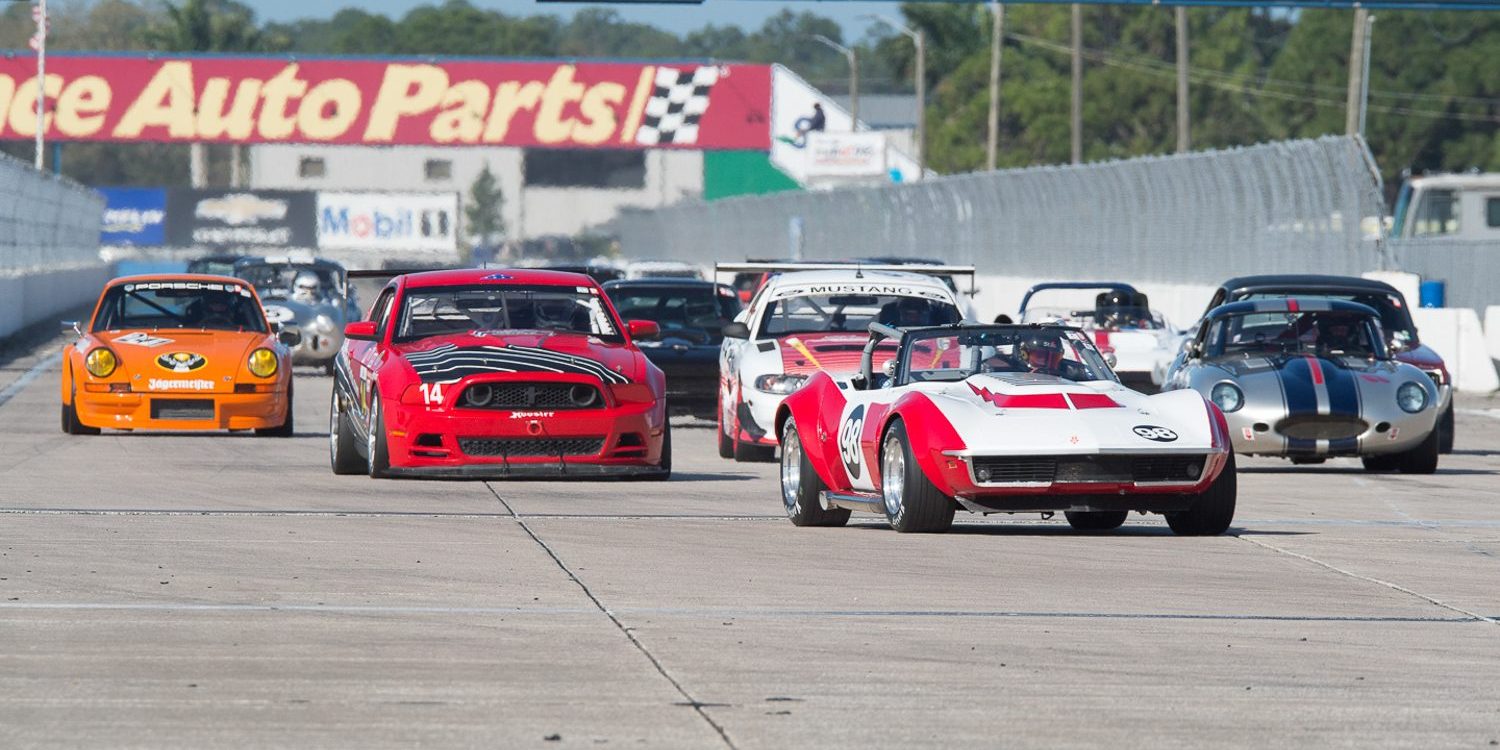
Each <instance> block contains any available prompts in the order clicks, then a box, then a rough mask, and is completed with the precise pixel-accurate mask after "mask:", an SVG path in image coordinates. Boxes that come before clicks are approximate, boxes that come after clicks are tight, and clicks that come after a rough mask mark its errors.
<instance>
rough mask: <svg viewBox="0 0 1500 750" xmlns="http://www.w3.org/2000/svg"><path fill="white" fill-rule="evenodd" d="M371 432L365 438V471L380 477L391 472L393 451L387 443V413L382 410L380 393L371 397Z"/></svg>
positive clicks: (372, 475) (377, 477)
mask: <svg viewBox="0 0 1500 750" xmlns="http://www.w3.org/2000/svg"><path fill="white" fill-rule="evenodd" d="M370 411H371V412H372V414H371V415H370V417H371V418H370V432H369V434H368V436H367V437H366V438H365V472H366V473H367V474H369V475H370V476H371V477H373V478H376V479H379V478H381V477H384V476H386V475H388V474H390V471H391V452H390V447H389V446H388V445H387V444H386V435H385V414H384V413H382V412H381V410H380V394H379V393H375V394H373V395H372V397H371V399H370Z"/></svg>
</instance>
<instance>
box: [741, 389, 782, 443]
mask: <svg viewBox="0 0 1500 750" xmlns="http://www.w3.org/2000/svg"><path fill="white" fill-rule="evenodd" d="M740 392H741V394H742V396H741V398H742V400H741V401H740V405H739V412H738V415H737V416H738V417H739V419H738V421H739V425H740V434H739V435H738V437H739V440H740V442H742V443H749V444H752V445H768V446H772V447H774V446H776V445H779V444H780V440H779V439H778V438H777V436H776V433H775V425H776V410H777V409H780V408H781V402H782V401H784V400H786V396H781V395H777V394H774V393H763V392H761V391H757V390H755V389H753V388H742V389H741V391H740Z"/></svg>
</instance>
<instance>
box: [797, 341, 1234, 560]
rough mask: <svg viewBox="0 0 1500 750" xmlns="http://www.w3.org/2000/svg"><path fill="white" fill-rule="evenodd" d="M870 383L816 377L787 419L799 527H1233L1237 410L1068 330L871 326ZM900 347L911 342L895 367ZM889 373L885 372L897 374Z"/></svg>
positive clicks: (1199, 531)
mask: <svg viewBox="0 0 1500 750" xmlns="http://www.w3.org/2000/svg"><path fill="white" fill-rule="evenodd" d="M870 333H871V336H870V339H869V343H868V344H867V345H866V346H865V348H864V352H863V357H862V368H861V373H860V374H859V375H857V376H855V377H853V378H848V379H835V378H833V377H830V376H829V375H828V374H826V373H817V374H815V375H813V376H812V379H811V380H809V381H808V383H807V385H806V387H804V388H802V389H801V390H799V391H798V392H797V393H795V394H793V395H792V396H790V397H789V398H787V399H786V401H785V403H783V404H782V405H781V406H780V407H779V408H778V410H777V412H776V417H775V421H774V422H773V423H772V424H773V426H774V427H775V429H777V430H778V431H779V434H780V435H781V492H782V501H783V503H784V505H785V508H786V513H787V516H788V517H789V518H790V519H791V521H792V523H794V524H796V525H798V526H840V525H843V524H844V523H845V522H846V521H847V520H848V519H849V512H850V511H851V510H858V511H866V512H871V513H881V514H884V515H885V517H886V519H887V520H888V521H889V522H890V524H891V526H892V527H893V528H895V529H896V530H897V531H944V530H946V529H947V528H948V527H949V526H950V525H951V524H952V523H953V514H954V511H955V510H957V509H958V508H960V507H962V508H963V509H965V510H968V511H972V512H975V513H1018V512H1040V513H1043V514H1046V515H1050V514H1052V513H1054V512H1056V511H1063V512H1064V513H1065V514H1066V516H1067V519H1068V522H1069V523H1070V524H1072V525H1073V527H1074V528H1076V529H1079V530H1083V531H1104V530H1109V529H1113V528H1115V527H1118V526H1119V525H1120V524H1122V523H1124V522H1125V518H1126V516H1127V515H1128V514H1129V512H1130V511H1140V512H1142V513H1161V514H1163V515H1165V516H1166V519H1167V524H1168V525H1169V526H1170V527H1171V528H1172V530H1173V531H1174V532H1176V533H1178V534H1190V535H1211V534H1221V533H1223V532H1224V531H1226V530H1227V529H1228V528H1229V525H1230V523H1231V522H1232V521H1233V519H1234V506H1235V496H1236V484H1235V469H1234V454H1233V453H1232V452H1231V444H1230V436H1229V431H1228V428H1227V427H1226V423H1225V419H1224V414H1223V413H1222V412H1221V411H1219V409H1218V407H1216V406H1214V405H1213V404H1211V403H1209V402H1208V401H1206V400H1205V399H1204V398H1203V397H1202V396H1201V395H1198V394H1197V393H1187V392H1184V391H1171V392H1168V393H1161V394H1157V395H1154V396H1145V395H1142V394H1140V393H1137V392H1135V391H1132V390H1129V389H1127V388H1125V387H1124V386H1122V385H1120V383H1119V381H1118V380H1116V379H1115V376H1114V373H1112V372H1111V371H1110V369H1109V366H1108V365H1107V364H1105V361H1104V357H1103V356H1102V355H1100V354H1099V352H1098V350H1097V349H1095V348H1094V346H1093V344H1092V342H1091V341H1090V340H1089V337H1088V336H1087V335H1086V334H1085V333H1084V332H1082V331H1079V330H1078V329H1076V328H1068V327H1063V326H1017V325H985V326H980V325H956V326H954V325H950V326H939V327H928V328H916V329H910V328H909V329H904V330H903V329H896V328H891V327H889V326H883V325H879V324H874V325H871V326H870ZM885 341H893V342H900V346H899V351H898V353H897V355H896V357H894V358H893V359H892V360H891V361H890V363H889V365H888V366H886V367H884V368H878V367H876V366H875V365H874V358H875V354H876V351H877V350H878V349H879V347H880V345H881V344H882V343H883V342H885ZM882 370H883V371H882Z"/></svg>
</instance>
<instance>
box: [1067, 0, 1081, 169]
mask: <svg viewBox="0 0 1500 750" xmlns="http://www.w3.org/2000/svg"><path fill="white" fill-rule="evenodd" d="M1069 119H1070V120H1071V121H1072V125H1073V128H1072V130H1073V149H1072V153H1073V163H1074V164H1081V163H1083V6H1082V5H1079V4H1078V3H1073V107H1072V113H1071V117H1070V118H1069Z"/></svg>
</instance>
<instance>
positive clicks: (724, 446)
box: [717, 397, 734, 458]
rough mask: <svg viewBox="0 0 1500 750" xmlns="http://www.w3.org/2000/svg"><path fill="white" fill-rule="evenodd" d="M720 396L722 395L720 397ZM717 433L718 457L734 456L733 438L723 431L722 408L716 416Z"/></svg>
mask: <svg viewBox="0 0 1500 750" xmlns="http://www.w3.org/2000/svg"><path fill="white" fill-rule="evenodd" d="M721 398H722V397H721ZM717 421H718V433H719V458H734V438H732V437H730V436H729V433H728V432H725V431H724V410H723V409H722V408H721V409H719V416H718V419H717Z"/></svg>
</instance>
